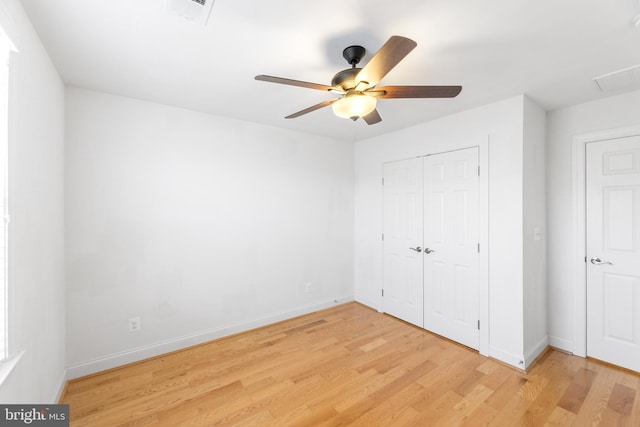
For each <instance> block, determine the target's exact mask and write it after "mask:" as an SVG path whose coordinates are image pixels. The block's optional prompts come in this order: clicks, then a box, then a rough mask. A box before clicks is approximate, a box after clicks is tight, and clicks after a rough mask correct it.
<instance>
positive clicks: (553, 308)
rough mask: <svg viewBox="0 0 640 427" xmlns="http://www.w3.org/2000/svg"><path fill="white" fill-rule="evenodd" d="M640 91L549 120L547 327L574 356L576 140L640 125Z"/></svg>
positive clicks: (551, 116)
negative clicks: (585, 135)
mask: <svg viewBox="0 0 640 427" xmlns="http://www.w3.org/2000/svg"><path fill="white" fill-rule="evenodd" d="M639 111H640V91H635V92H631V93H627V94H624V95H619V96H614V97H609V98H605V99H602V100H599V101H594V102H589V103H584V104H579V105H575V106H572V107H569V108H565V109H561V110H557V111H553V112H550V113H549V114H548V115H547V126H548V128H547V153H546V163H547V184H546V185H547V224H548V247H547V253H548V256H547V259H548V261H547V262H548V273H547V281H548V288H549V289H548V322H549V326H548V329H549V340H550V344H551V345H554V346H556V347H559V348H561V349H564V350H567V351H573V350H574V340H575V333H576V332H575V331H574V328H575V321H574V319H575V316H576V315H575V312H574V301H575V299H576V296H575V293H574V289H573V277H572V269H573V266H574V265H575V259H573V256H572V249H573V235H572V230H573V228H572V227H573V218H572V210H573V206H572V191H573V190H572V144H573V140H572V138H573V137H574V136H576V135H581V134H586V133H591V132H597V131H605V130H610V129H616V128H623V127H628V126H638V125H640V115H639V114H638V112H639Z"/></svg>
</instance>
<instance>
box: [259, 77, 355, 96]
mask: <svg viewBox="0 0 640 427" xmlns="http://www.w3.org/2000/svg"><path fill="white" fill-rule="evenodd" d="M255 79H256V80H260V81H263V82H270V83H280V84H283V85H289V86H299V87H306V88H308V89H316V90H324V91H334V92H338V93H343V92H344V91H342V90H340V89H338V88H335V87H333V86H327V85H321V84H318V83H310V82H303V81H301V80H293V79H285V78H282V77H274V76H266V75H264V74H260V75H259V76H256V77H255Z"/></svg>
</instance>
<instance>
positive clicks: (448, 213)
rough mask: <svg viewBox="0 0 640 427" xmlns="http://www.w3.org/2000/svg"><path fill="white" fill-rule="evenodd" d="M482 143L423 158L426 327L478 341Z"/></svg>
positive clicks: (472, 343) (460, 339)
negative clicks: (480, 159) (479, 147)
mask: <svg viewBox="0 0 640 427" xmlns="http://www.w3.org/2000/svg"><path fill="white" fill-rule="evenodd" d="M478 192H479V178H478V148H468V149H465V150H458V151H452V152H448V153H442V154H436V155H431V156H427V157H425V158H424V246H425V248H424V252H423V258H424V261H425V263H424V327H425V329H428V330H430V331H432V332H435V333H437V334H439V335H442V336H445V337H447V338H449V339H452V340H454V341H457V342H459V343H461V344H464V345H466V346H468V347H471V348H474V349H478V346H479V338H480V334H479V330H478V319H479V299H478V298H479V295H478V294H479V290H478V288H479V273H478V267H479V259H480V257H479V248H478V242H479V223H480V221H479V205H478Z"/></svg>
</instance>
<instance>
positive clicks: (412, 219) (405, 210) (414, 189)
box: [383, 157, 423, 327]
mask: <svg viewBox="0 0 640 427" xmlns="http://www.w3.org/2000/svg"><path fill="white" fill-rule="evenodd" d="M422 185H423V184H422V158H420V157H418V158H415V159H409V160H403V161H399V162H393V163H387V164H385V165H384V213H383V215H384V267H383V268H384V311H385V312H386V313H389V314H391V315H392V316H395V317H397V318H399V319H402V320H405V321H407V322H409V323H413V324H414V325H417V326H420V327H422V323H423V310H422V299H423V290H422V263H423V260H422V247H421V245H422V226H423V219H422V198H423V194H422Z"/></svg>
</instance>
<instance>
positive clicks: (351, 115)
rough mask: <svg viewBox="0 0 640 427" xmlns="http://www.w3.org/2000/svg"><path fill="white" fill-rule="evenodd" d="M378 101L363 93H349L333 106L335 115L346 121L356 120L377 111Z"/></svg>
mask: <svg viewBox="0 0 640 427" xmlns="http://www.w3.org/2000/svg"><path fill="white" fill-rule="evenodd" d="M376 103H377V99H376V98H374V97H373V96H367V95H363V94H362V93H347V94H346V95H345V96H344V97H342V98H340V99H339V100H337V101H336V102H334V103H333V104H331V108H333V113H334V114H335V115H336V116H338V117H342V118H345V119H352V120H355V119H357V118H359V117H364V116H366V115H367V114H369V113H370V112H372V111H373V110H375V109H376Z"/></svg>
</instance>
